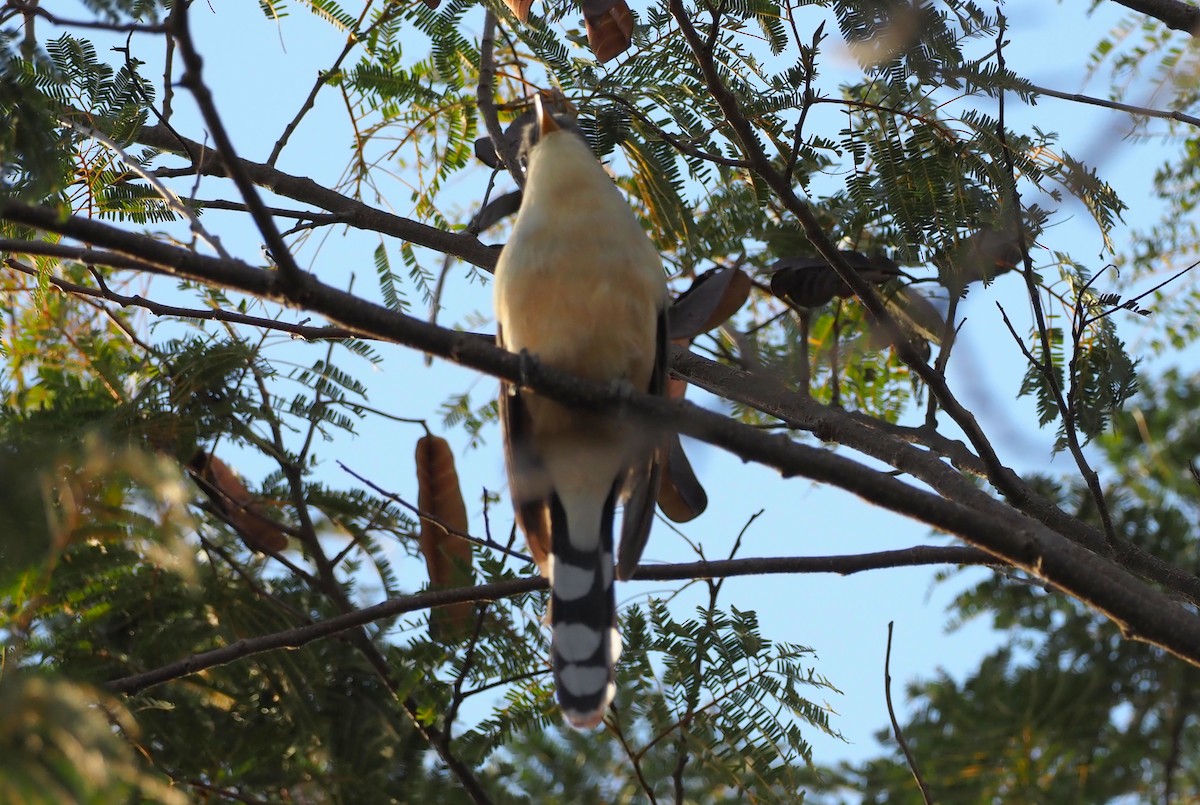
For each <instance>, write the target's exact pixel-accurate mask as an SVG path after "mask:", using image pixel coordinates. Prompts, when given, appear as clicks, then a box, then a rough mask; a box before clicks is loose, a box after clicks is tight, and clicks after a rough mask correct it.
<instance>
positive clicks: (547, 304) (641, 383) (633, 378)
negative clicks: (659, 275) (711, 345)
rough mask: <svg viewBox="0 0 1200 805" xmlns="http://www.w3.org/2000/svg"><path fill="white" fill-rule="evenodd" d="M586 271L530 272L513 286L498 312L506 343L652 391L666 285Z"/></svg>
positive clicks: (588, 374) (597, 377) (579, 371)
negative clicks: (652, 378)
mask: <svg viewBox="0 0 1200 805" xmlns="http://www.w3.org/2000/svg"><path fill="white" fill-rule="evenodd" d="M579 273H580V272H576V271H573V270H572V268H566V269H564V270H562V271H540V272H536V273H534V272H530V273H529V274H524V275H522V276H521V277H520V278H516V282H513V283H510V287H509V288H508V289H506V293H505V295H504V309H502V310H500V311H498V312H499V318H500V323H501V326H502V327H503V331H504V346H505V347H506V348H507V349H509V350H510V351H513V352H520V351H521V350H526V351H528V352H529V353H530V354H531V355H533V356H535V357H536V358H537V359H538V360H539V361H541V362H542V363H544V364H545V365H547V366H552V367H554V368H555V369H560V370H562V371H566V372H570V373H572V374H576V375H579V376H581V377H585V378H587V379H589V380H593V381H596V382H608V381H613V380H626V381H629V382H630V383H631V384H632V385H633V386H634V388H636V389H638V390H640V391H644V390H646V389H647V387H648V386H649V382H650V374H651V372H652V371H653V368H654V360H655V356H656V354H657V328H658V306H659V303H660V299H661V293H662V291H661V285H660V286H659V288H658V289H656V288H654V287H652V285H651V283H649V282H646V281H644V280H642V279H641V278H640V277H628V278H625V279H624V281H618V280H614V279H613V278H610V277H605V276H595V275H593V276H579ZM660 282H661V281H660ZM639 286H640V287H639Z"/></svg>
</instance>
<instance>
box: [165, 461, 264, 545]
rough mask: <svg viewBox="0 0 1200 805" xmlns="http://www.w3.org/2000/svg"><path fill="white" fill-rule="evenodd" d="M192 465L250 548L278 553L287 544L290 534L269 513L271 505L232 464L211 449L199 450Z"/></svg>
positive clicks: (202, 483) (207, 492)
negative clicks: (231, 466)
mask: <svg viewBox="0 0 1200 805" xmlns="http://www.w3.org/2000/svg"><path fill="white" fill-rule="evenodd" d="M188 467H190V468H191V470H192V471H193V472H194V473H195V474H196V479H197V481H198V482H199V485H200V488H201V489H202V490H203V491H204V494H206V495H208V497H209V499H210V500H211V501H212V502H213V505H214V506H215V507H216V508H217V509H218V510H219V511H220V512H221V513H222V514H223V515H225V520H226V521H227V522H228V523H229V524H230V525H231V526H233V528H234V530H235V531H237V533H238V536H239V537H241V538H242V542H244V543H245V544H246V547H247V548H249V549H250V550H252V551H257V552H258V553H278V552H279V551H282V550H283V549H284V548H286V547H287V545H288V538H287V534H285V533H284V532H283V529H282V528H280V526H279V524H278V523H276V522H275V521H274V520H272V519H271V517H270V516H269V515H268V514H267V512H268V511H269V508H268V507H267V505H266V504H265V503H263V502H262V500H261V499H260V498H259V497H258V496H256V495H255V494H253V493H252V492H251V491H250V490H249V489H247V488H246V485H245V484H244V483H242V479H241V478H239V477H238V474H237V473H236V472H234V471H233V470H232V469H230V467H229V465H227V464H226V463H225V462H224V461H222V460H221V459H219V458H217V457H216V456H214V455H213V454H211V453H208V452H205V451H204V450H198V451H197V452H196V455H194V456H192V460H191V461H189V462H188Z"/></svg>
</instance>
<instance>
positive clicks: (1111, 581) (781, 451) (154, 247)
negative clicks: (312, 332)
mask: <svg viewBox="0 0 1200 805" xmlns="http://www.w3.org/2000/svg"><path fill="white" fill-rule="evenodd" d="M0 218H6V219H8V220H12V221H14V222H17V223H21V224H25V225H27V226H33V227H38V228H42V229H47V230H49V231H53V232H59V233H61V234H64V235H68V236H70V237H73V238H78V239H80V240H83V241H85V242H88V243H94V244H96V245H98V246H101V247H103V248H107V249H112V250H115V251H132V252H133V253H136V254H138V257H139V258H140V259H142V260H146V261H149V262H154V263H156V264H158V265H160V266H162V267H163V268H165V269H168V270H170V271H172V272H174V273H176V274H177V275H178V276H181V277H186V278H188V279H192V280H196V281H200V282H207V283H213V284H218V285H222V286H224V287H226V288H229V289H234V290H239V291H242V292H244V293H250V294H254V295H257V296H262V297H264V298H268V299H272V300H274V301H277V302H282V303H285V304H298V303H299V300H301V299H302V300H304V304H305V305H306V307H307V308H308V309H310V310H312V311H314V312H316V313H320V314H321V315H323V316H325V317H326V318H328V319H329V320H330V321H332V322H334V323H337V324H340V325H342V326H343V327H346V328H348V329H350V330H353V331H354V332H356V333H360V334H362V335H366V336H371V337H376V338H382V339H386V340H390V341H395V342H397V343H401V344H406V345H408V346H410V347H413V348H415V349H419V350H421V351H423V352H428V353H431V354H433V355H438V356H441V357H445V358H449V359H450V360H453V361H455V362H457V363H460V364H462V365H463V366H467V367H470V368H472V369H476V370H479V371H482V372H486V373H488V374H491V375H495V376H497V377H502V378H504V379H507V380H509V381H511V382H514V383H518V384H521V385H522V386H525V387H528V388H531V389H533V390H535V391H537V392H538V393H539V394H543V395H545V396H547V397H549V398H551V399H554V400H557V401H559V402H562V403H564V404H567V405H571V406H575V407H579V408H582V409H586V410H612V409H614V408H623V409H624V410H625V411H627V412H628V414H629V415H630V416H635V417H638V418H639V419H642V420H643V421H645V422H646V423H647V424H648V426H651V427H660V428H667V427H669V428H672V429H677V430H678V431H679V432H681V433H684V434H687V435H689V436H693V437H695V438H698V439H701V440H703V441H706V442H710V443H711V444H714V445H717V446H719V447H722V448H725V449H726V450H729V451H730V452H732V453H733V454H734V455H736V456H739V457H740V458H742V459H744V460H747V461H754V462H757V463H761V464H765V465H767V466H771V467H775V468H776V469H778V470H779V471H780V472H781V473H782V474H783V475H784V476H785V477H792V476H802V477H806V478H810V479H812V480H814V481H819V482H823V483H830V484H833V485H834V486H838V487H840V488H842V489H844V490H846V491H848V492H852V493H854V494H856V495H858V496H860V497H861V498H863V499H864V500H866V501H869V502H871V503H874V504H876V505H878V506H882V507H883V508H886V509H890V510H892V511H895V512H897V513H900V514H903V515H905V516H908V517H911V518H913V519H916V520H919V521H921V522H923V523H926V524H928V525H930V526H933V527H934V528H937V529H941V530H942V531H945V532H947V533H950V534H955V535H958V536H961V537H962V538H963V539H965V540H967V541H968V542H970V543H971V544H972V545H974V546H976V547H977V548H980V549H982V550H984V551H987V552H988V553H990V554H992V555H993V556H996V557H997V558H999V559H1001V560H1003V561H1005V562H1008V563H1010V564H1012V565H1014V566H1016V567H1019V568H1022V569H1024V570H1026V571H1027V572H1029V573H1031V574H1033V575H1035V576H1037V577H1038V578H1040V579H1043V580H1044V581H1046V582H1048V583H1050V584H1052V585H1054V586H1057V587H1059V588H1061V589H1062V590H1064V591H1065V592H1067V593H1070V594H1071V595H1073V596H1075V597H1076V598H1078V599H1079V600H1081V601H1083V602H1084V603H1085V604H1087V605H1088V606H1091V607H1092V608H1093V609H1095V610H1097V611H1098V612H1102V613H1104V614H1105V615H1107V616H1108V617H1109V618H1111V619H1112V620H1113V621H1114V622H1115V623H1117V624H1118V626H1119V627H1120V628H1121V630H1122V632H1123V633H1124V634H1125V635H1126V636H1127V637H1130V638H1134V639H1139V640H1143V641H1146V642H1149V643H1152V644H1154V645H1158V646H1161V647H1162V648H1164V649H1166V650H1167V651H1169V652H1171V653H1173V654H1176V655H1177V656H1179V657H1182V658H1184V659H1186V660H1188V661H1189V662H1192V663H1194V664H1197V665H1200V619H1198V618H1197V617H1196V616H1195V615H1194V614H1193V613H1191V612H1188V611H1187V610H1185V609H1184V608H1183V607H1181V606H1180V605H1179V604H1177V603H1176V602H1175V601H1173V600H1171V599H1170V598H1169V597H1167V596H1166V595H1164V594H1163V593H1161V592H1159V591H1156V590H1154V589H1152V588H1150V587H1149V586H1147V585H1146V584H1145V583H1144V582H1142V581H1141V580H1140V579H1138V578H1137V577H1135V576H1134V575H1132V574H1131V573H1129V572H1127V571H1125V570H1124V569H1122V568H1119V567H1117V566H1116V565H1114V564H1113V563H1111V562H1109V561H1106V560H1104V559H1102V558H1101V557H1099V556H1097V555H1096V554H1094V553H1092V552H1091V551H1088V550H1086V549H1085V548H1082V547H1080V546H1079V545H1077V544H1075V543H1074V542H1071V541H1070V540H1068V539H1067V538H1065V537H1064V536H1062V535H1061V534H1058V533H1056V532H1054V531H1052V530H1050V529H1049V528H1047V527H1046V526H1045V525H1043V524H1042V523H1039V522H1037V521H1035V520H1033V519H1031V518H1028V517H1025V516H1024V515H1019V514H1014V515H1013V516H1012V517H1006V518H1003V519H1000V518H997V517H995V516H993V515H991V514H985V513H983V512H981V511H979V510H977V509H975V508H972V507H969V506H966V505H963V504H961V503H959V502H957V501H953V500H946V499H944V498H942V497H940V496H938V495H936V494H933V493H931V492H926V491H923V490H921V489H918V488H916V487H913V486H911V485H909V484H906V483H904V482H902V481H900V480H898V479H897V478H894V477H892V476H891V475H890V474H888V473H886V472H880V471H878V470H874V469H871V468H868V467H865V466H863V465H861V464H859V463H857V462H855V461H853V460H851V459H848V458H845V457H843V456H840V455H836V454H832V453H829V452H828V451H826V450H822V449H820V448H815V447H810V446H808V445H803V444H797V443H795V442H793V441H792V440H791V439H789V438H787V437H786V436H782V435H773V434H768V433H763V432H761V431H759V430H758V429H756V428H752V427H748V426H746V425H743V424H741V423H738V422H735V421H733V420H731V419H729V418H728V417H725V416H721V415H719V414H715V413H712V412H709V411H706V410H704V409H702V408H699V407H698V406H695V405H692V404H690V403H687V402H683V401H670V400H666V399H663V398H660V397H652V396H650V395H645V394H636V393H634V392H632V391H630V390H629V389H622V388H611V387H605V386H600V385H597V384H594V383H589V382H586V381H583V380H581V379H579V378H576V377H573V376H571V375H568V374H565V373H562V372H558V371H554V370H552V369H549V368H547V367H544V366H541V365H538V364H536V363H531V362H530V361H528V360H523V359H522V358H521V356H518V355H514V354H512V353H509V352H505V351H504V350H501V349H498V348H496V347H494V346H492V345H490V344H487V343H485V342H484V341H483V339H479V338H477V337H475V336H472V335H470V334H467V333H461V332H456V331H453V330H447V329H444V328H441V327H438V326H436V325H432V324H428V323H426V322H423V321H421V320H419V319H414V318H412V317H410V316H405V315H403V314H400V313H397V312H395V311H392V310H388V309H387V308H385V307H383V306H381V305H376V304H373V303H370V302H367V301H365V300H363V299H360V298H357V297H355V296H353V295H351V294H349V293H347V292H345V291H342V290H340V289H338V288H334V287H332V286H328V285H324V284H323V283H321V282H319V281H318V280H317V279H316V278H315V277H312V276H311V275H307V274H306V275H304V277H303V287H301V288H294V287H292V286H291V285H287V286H283V285H281V284H280V283H278V282H277V281H276V280H275V279H274V276H273V275H274V274H275V272H271V271H266V270H263V269H256V268H253V267H251V266H249V265H246V264H245V263H240V262H237V261H232V260H220V259H217V258H212V257H205V256H201V255H197V254H193V253H191V252H187V251H185V250H183V249H179V248H176V247H174V246H168V245H166V244H163V243H159V242H157V241H154V240H151V239H149V238H147V237H145V236H141V235H137V234H133V233H129V232H126V231H124V230H121V229H117V228H116V227H112V226H109V225H107V224H104V223H100V222H98V221H94V220H91V219H86V218H78V217H68V218H65V219H64V218H62V217H61V216H60V215H59V213H58V212H57V211H56V210H54V209H51V208H46V207H31V206H28V205H25V204H21V203H19V202H14V201H0ZM290 294H296V296H291V295H290Z"/></svg>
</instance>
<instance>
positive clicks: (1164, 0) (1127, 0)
mask: <svg viewBox="0 0 1200 805" xmlns="http://www.w3.org/2000/svg"><path fill="white" fill-rule="evenodd" d="M1114 1H1115V2H1116V3H1118V4H1120V5H1122V6H1125V8H1131V9H1133V10H1134V11H1137V12H1139V13H1142V14H1145V15H1147V16H1150V17H1154V19H1156V20H1158V21H1159V22H1161V23H1162V24H1163V25H1166V26H1167V27H1168V28H1172V29H1174V30H1176V31H1183V32H1184V33H1186V34H1189V35H1191V36H1195V35H1196V34H1197V32H1198V31H1200V8H1197V7H1196V6H1194V5H1192V4H1191V3H1184V2H1182V0H1114Z"/></svg>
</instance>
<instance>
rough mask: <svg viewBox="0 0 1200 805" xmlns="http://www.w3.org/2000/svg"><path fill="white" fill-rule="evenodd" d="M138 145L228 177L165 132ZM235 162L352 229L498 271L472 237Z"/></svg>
mask: <svg viewBox="0 0 1200 805" xmlns="http://www.w3.org/2000/svg"><path fill="white" fill-rule="evenodd" d="M134 139H135V140H136V141H137V142H139V143H141V144H142V145H147V146H150V147H151V148H157V149H160V150H163V151H171V152H172V153H177V154H182V155H184V156H187V155H189V154H203V155H204V156H203V158H201V159H200V160H199V161H197V162H196V164H195V168H196V170H197V171H199V172H200V173H201V174H203V175H206V176H228V175H229V174H228V172H227V171H226V169H225V167H224V165H223V164H222V162H221V160H219V159H218V158H217V157H216V155H215V154H213V153H212V152H211V150H210V151H205V150H204V146H202V145H201V144H200V143H198V142H196V141H195V140H189V139H188V138H186V137H182V136H179V135H177V134H175V133H174V132H172V131H171V130H170V129H168V128H167V127H166V126H162V125H158V126H146V127H144V128H143V129H142V130H141V131H139V132H138V134H137V136H136V137H135V138H134ZM232 161H233V162H234V163H235V164H236V165H238V166H239V167H240V168H241V170H242V171H243V172H244V173H245V175H246V176H247V177H249V179H250V181H252V182H253V183H254V184H256V185H258V186H260V187H264V188H266V189H268V190H270V191H271V192H273V193H278V194H279V195H281V196H284V197H285V198H290V199H293V200H295V201H300V202H303V203H305V204H312V205H314V206H316V207H320V208H321V209H323V210H327V211H329V212H331V213H334V214H336V215H338V216H340V219H341V221H342V222H344V223H346V224H347V225H349V226H353V227H356V228H358V229H368V230H370V231H372V232H379V233H381V234H384V235H391V236H392V237H395V238H400V239H401V240H405V241H408V242H409V243H412V244H414V245H416V246H424V247H426V248H429V249H434V250H436V251H439V252H443V253H445V254H450V255H453V256H455V257H458V258H460V259H462V260H466V261H467V262H468V263H471V264H472V265H475V266H478V267H479V268H482V269H484V270H487V271H490V270H492V268H493V267H494V266H495V265H496V258H497V257H498V256H499V253H498V252H497V251H496V250H495V249H490V248H488V247H487V246H485V245H483V244H482V243H480V242H479V240H478V239H477V238H475V237H473V236H471V235H459V234H456V233H453V232H445V231H443V230H441V229H437V228H436V227H432V226H428V225H427V224H422V223H420V222H419V221H413V220H411V219H409V218H404V217H402V216H399V215H393V214H392V213H389V212H385V211H383V210H379V209H376V208H374V207H371V206H369V205H367V204H364V203H362V202H361V201H358V200H356V199H353V198H350V197H349V196H344V195H342V194H341V193H338V192H337V191H335V190H330V189H329V188H327V187H324V186H322V185H319V184H317V183H316V182H314V181H313V180H312V179H309V178H307V177H303V176H293V175H292V174H289V173H284V172H283V171H281V170H278V169H277V168H273V167H271V166H270V165H265V164H263V163H260V162H251V161H249V160H246V159H240V158H233V159H232Z"/></svg>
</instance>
